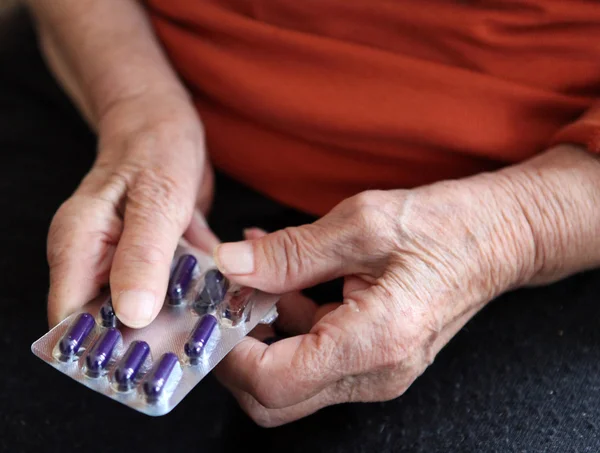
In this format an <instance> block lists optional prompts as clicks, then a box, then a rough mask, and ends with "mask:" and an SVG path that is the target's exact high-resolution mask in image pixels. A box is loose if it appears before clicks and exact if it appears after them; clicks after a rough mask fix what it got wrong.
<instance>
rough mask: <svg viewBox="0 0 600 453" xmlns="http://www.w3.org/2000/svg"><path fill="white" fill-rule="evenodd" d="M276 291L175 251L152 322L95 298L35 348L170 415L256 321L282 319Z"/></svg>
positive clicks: (141, 406) (199, 256) (111, 392)
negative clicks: (132, 319) (128, 320)
mask: <svg viewBox="0 0 600 453" xmlns="http://www.w3.org/2000/svg"><path fill="white" fill-rule="evenodd" d="M277 301H278V296H276V295H273V294H267V293H264V292H261V291H258V290H255V289H253V288H248V287H242V286H238V285H235V284H232V283H231V282H229V281H228V280H227V279H226V278H225V277H224V276H223V275H222V274H221V273H220V272H219V271H218V270H217V268H216V266H215V263H214V261H213V260H212V258H211V257H210V256H208V255H206V254H203V253H201V252H199V251H198V250H196V249H193V248H191V247H189V246H187V245H180V246H179V247H178V249H177V251H176V252H175V255H174V258H173V262H172V266H171V276H170V281H169V287H168V291H167V295H166V298H165V303H164V305H163V308H162V309H161V311H160V313H159V314H158V316H157V317H156V319H155V320H154V321H153V322H152V323H151V324H150V325H148V326H147V327H144V328H141V329H132V328H129V327H127V326H125V325H124V324H122V323H120V321H119V320H118V319H117V317H116V316H115V313H114V311H113V309H112V304H111V299H110V293H109V292H108V291H107V292H106V293H105V294H102V295H101V296H99V297H97V298H96V299H94V300H92V301H90V302H89V303H88V304H86V305H85V306H84V307H83V308H82V309H81V310H80V311H79V312H77V313H74V314H72V315H71V316H69V317H68V318H67V319H65V320H64V321H63V322H61V323H60V324H58V325H57V326H55V327H54V328H53V329H51V330H50V331H49V332H47V333H46V334H45V335H44V336H43V337H41V338H40V339H38V340H37V341H35V342H34V343H33V344H32V345H31V350H32V352H33V353H34V354H35V355H36V356H38V357H39V358H40V359H42V360H43V361H45V362H46V363H48V364H50V365H51V366H53V367H54V368H56V369H57V370H58V371H60V372H62V373H64V374H66V375H67V376H69V377H71V378H73V379H75V380H76V381H78V382H80V383H81V384H83V385H85V386H87V387H88V388H90V389H92V390H95V391H97V392H99V393H102V394H104V395H106V396H108V397H109V398H112V399H113V400H116V401H118V402H120V403H122V404H125V405H127V406H129V407H131V408H133V409H135V410H137V411H140V412H142V413H144V414H147V415H151V416H160V415H165V414H167V413H168V412H170V411H171V410H172V409H173V408H174V407H175V406H176V405H177V404H179V402H181V400H182V399H183V398H184V397H185V396H186V395H187V394H188V393H189V392H190V390H192V388H194V387H195V386H196V385H197V384H198V383H199V382H200V381H201V380H202V379H203V378H204V377H205V376H206V375H207V374H208V373H209V372H210V371H211V370H212V369H213V368H214V367H215V366H216V365H217V364H218V363H219V362H220V361H221V360H222V359H223V358H224V357H225V355H227V353H228V352H229V351H231V350H232V349H233V347H234V346H235V345H236V344H237V343H239V342H240V341H241V340H242V339H243V338H244V337H245V336H246V335H247V334H248V333H249V332H250V331H251V330H252V329H253V328H254V327H256V325H257V324H259V323H263V324H271V323H272V322H273V321H274V320H275V319H276V317H277V308H276V305H275V304H276V302H277Z"/></svg>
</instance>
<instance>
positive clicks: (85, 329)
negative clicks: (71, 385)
mask: <svg viewBox="0 0 600 453" xmlns="http://www.w3.org/2000/svg"><path fill="white" fill-rule="evenodd" d="M95 324H96V322H95V321H94V317H93V316H92V315H90V314H89V313H82V314H80V315H79V316H78V317H77V319H76V320H75V321H73V323H72V324H71V326H70V327H69V329H68V330H67V332H66V333H65V335H64V336H63V337H62V339H61V340H60V342H59V343H58V350H59V352H60V357H59V359H60V360H61V361H63V362H67V361H69V360H71V359H72V358H73V356H74V355H75V354H77V353H78V352H79V349H81V346H82V345H83V342H84V341H85V339H86V338H87V337H88V335H89V334H90V332H91V331H92V329H93V328H94V326H95Z"/></svg>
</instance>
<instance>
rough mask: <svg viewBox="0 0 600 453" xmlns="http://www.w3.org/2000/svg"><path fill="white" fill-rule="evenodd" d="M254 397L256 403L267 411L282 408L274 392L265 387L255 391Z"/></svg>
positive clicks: (253, 392) (257, 388)
mask: <svg viewBox="0 0 600 453" xmlns="http://www.w3.org/2000/svg"><path fill="white" fill-rule="evenodd" d="M252 395H253V396H254V398H255V399H256V401H257V402H258V403H259V404H260V405H261V406H263V407H264V408H266V409H279V408H281V407H282V405H281V403H280V401H279V399H278V398H277V397H276V396H275V394H274V392H273V391H272V390H271V389H268V388H266V387H264V386H258V387H256V388H255V389H253V391H252Z"/></svg>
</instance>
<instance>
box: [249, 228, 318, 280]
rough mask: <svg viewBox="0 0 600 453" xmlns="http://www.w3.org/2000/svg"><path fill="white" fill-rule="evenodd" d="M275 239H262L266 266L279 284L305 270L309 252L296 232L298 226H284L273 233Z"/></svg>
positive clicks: (260, 242) (293, 278)
mask: <svg viewBox="0 0 600 453" xmlns="http://www.w3.org/2000/svg"><path fill="white" fill-rule="evenodd" d="M273 238H274V239H275V240H271V239H269V240H262V241H259V244H262V245H263V246H264V247H265V249H264V250H263V256H264V260H265V262H266V265H267V268H268V269H269V270H270V271H272V272H274V273H275V275H274V276H273V277H274V278H273V280H274V281H275V282H278V283H280V284H283V283H284V282H290V281H294V280H295V278H296V277H297V276H298V275H302V273H303V271H304V270H305V269H304V268H305V266H306V264H307V263H306V260H307V259H310V254H307V253H305V250H306V248H307V247H309V246H308V245H307V244H306V243H303V239H302V238H301V237H300V235H299V234H298V228H285V229H283V230H281V231H278V232H277V233H275V236H274V237H273Z"/></svg>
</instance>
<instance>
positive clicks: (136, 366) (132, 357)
mask: <svg viewBox="0 0 600 453" xmlns="http://www.w3.org/2000/svg"><path fill="white" fill-rule="evenodd" d="M149 354H150V346H148V343H146V342H145V341H134V342H132V343H131V344H130V345H129V348H128V349H127V352H126V353H125V355H124V356H123V359H122V360H121V362H120V363H119V365H118V366H117V369H116V370H115V375H114V379H115V381H116V383H117V388H118V389H119V390H120V391H122V392H126V391H127V390H129V389H131V388H132V387H133V386H134V385H135V380H136V378H137V377H138V374H139V372H140V370H141V369H142V365H144V362H145V361H146V359H147V358H148V355H149Z"/></svg>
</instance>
